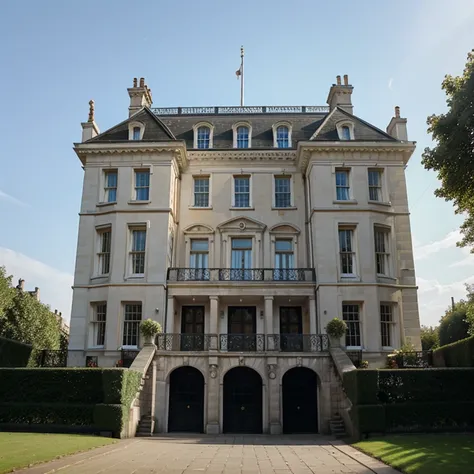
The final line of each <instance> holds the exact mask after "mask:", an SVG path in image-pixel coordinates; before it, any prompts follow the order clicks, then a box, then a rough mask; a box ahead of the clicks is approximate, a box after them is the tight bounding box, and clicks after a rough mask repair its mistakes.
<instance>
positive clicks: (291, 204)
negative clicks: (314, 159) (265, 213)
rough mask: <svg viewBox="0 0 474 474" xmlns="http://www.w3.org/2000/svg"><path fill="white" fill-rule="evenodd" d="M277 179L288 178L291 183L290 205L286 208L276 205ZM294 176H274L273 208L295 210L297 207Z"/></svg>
mask: <svg viewBox="0 0 474 474" xmlns="http://www.w3.org/2000/svg"><path fill="white" fill-rule="evenodd" d="M277 178H286V179H288V180H289V182H290V205H289V206H286V207H280V206H277V203H276V180H277ZM293 187H294V186H293V175H291V174H274V175H273V180H272V196H273V208H274V209H293V208H294V206H295V203H294V196H293V194H294V193H293Z"/></svg>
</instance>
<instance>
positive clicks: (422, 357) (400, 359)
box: [393, 351, 433, 369]
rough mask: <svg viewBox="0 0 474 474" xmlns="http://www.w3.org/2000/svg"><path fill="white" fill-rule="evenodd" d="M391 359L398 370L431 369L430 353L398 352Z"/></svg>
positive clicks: (431, 353) (431, 355) (431, 354)
mask: <svg viewBox="0 0 474 474" xmlns="http://www.w3.org/2000/svg"><path fill="white" fill-rule="evenodd" d="M393 359H394V360H395V362H396V363H397V367H398V368H399V369H426V368H428V367H433V352H432V351H413V352H400V353H398V354H397V355H395V356H394V357H393Z"/></svg>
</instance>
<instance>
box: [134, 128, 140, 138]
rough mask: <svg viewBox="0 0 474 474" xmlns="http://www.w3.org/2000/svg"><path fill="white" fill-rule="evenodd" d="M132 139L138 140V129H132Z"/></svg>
mask: <svg viewBox="0 0 474 474" xmlns="http://www.w3.org/2000/svg"><path fill="white" fill-rule="evenodd" d="M133 139H134V140H140V127H133Z"/></svg>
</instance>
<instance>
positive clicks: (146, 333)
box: [140, 318, 161, 345]
mask: <svg viewBox="0 0 474 474" xmlns="http://www.w3.org/2000/svg"><path fill="white" fill-rule="evenodd" d="M140 331H141V333H142V335H143V339H144V341H145V345H149V344H153V341H154V340H155V336H156V335H157V334H158V333H160V332H161V324H160V323H159V322H157V321H153V319H150V318H148V319H145V320H144V321H142V322H141V323H140Z"/></svg>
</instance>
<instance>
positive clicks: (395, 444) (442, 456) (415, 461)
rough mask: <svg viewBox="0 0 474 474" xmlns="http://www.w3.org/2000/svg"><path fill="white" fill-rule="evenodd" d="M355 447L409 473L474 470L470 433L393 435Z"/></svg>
mask: <svg viewBox="0 0 474 474" xmlns="http://www.w3.org/2000/svg"><path fill="white" fill-rule="evenodd" d="M354 446H355V447H356V448H359V449H360V450H361V451H363V452H364V453H366V454H369V455H371V456H373V457H375V458H378V459H380V460H381V461H383V462H385V463H386V464H389V465H390V466H392V467H394V468H395V469H399V470H400V471H402V472H404V473H406V474H446V473H449V474H458V473H459V474H461V473H462V474H464V473H468V472H474V436H473V435H469V434H420V435H393V436H384V437H380V438H373V439H369V440H367V441H360V442H359V443H356V444H354Z"/></svg>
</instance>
